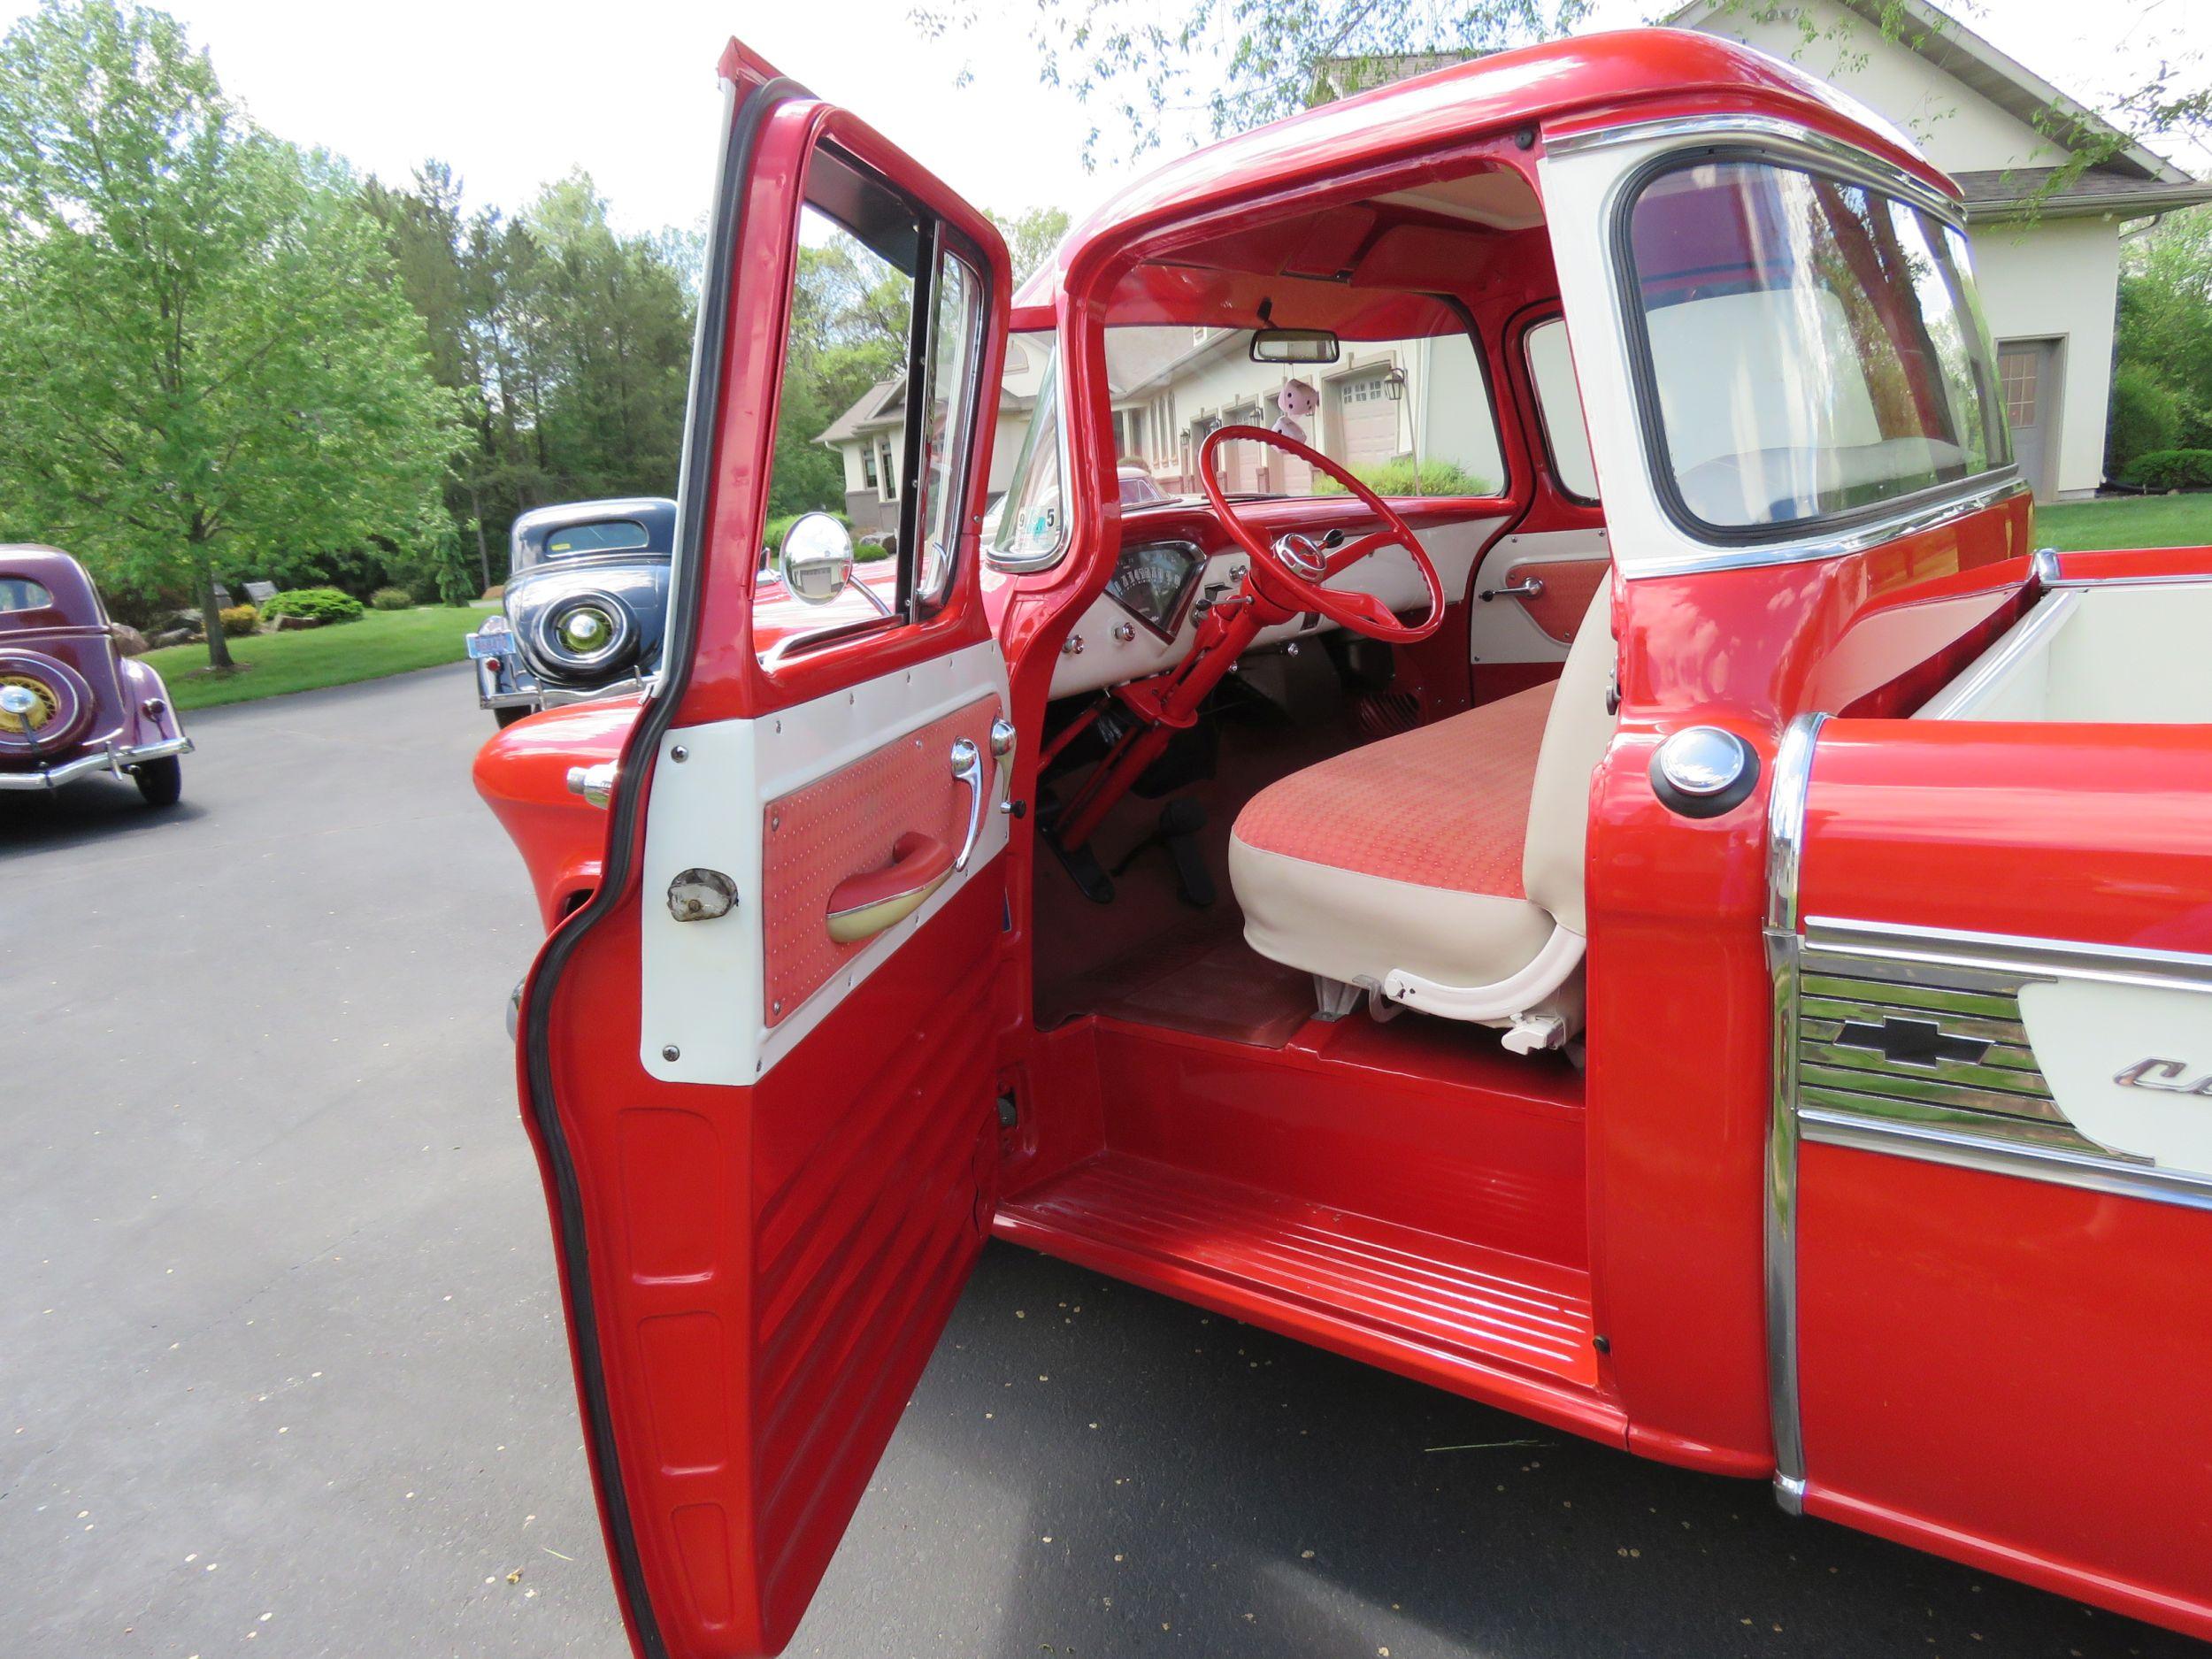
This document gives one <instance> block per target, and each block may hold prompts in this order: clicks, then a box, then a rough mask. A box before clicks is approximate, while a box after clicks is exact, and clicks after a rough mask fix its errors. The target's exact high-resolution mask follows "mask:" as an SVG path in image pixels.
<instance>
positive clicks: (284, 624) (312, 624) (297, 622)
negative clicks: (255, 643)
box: [264, 617, 323, 634]
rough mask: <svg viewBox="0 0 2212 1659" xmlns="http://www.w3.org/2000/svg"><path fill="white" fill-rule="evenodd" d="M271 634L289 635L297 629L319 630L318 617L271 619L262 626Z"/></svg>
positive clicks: (319, 622) (320, 624) (320, 619)
mask: <svg viewBox="0 0 2212 1659" xmlns="http://www.w3.org/2000/svg"><path fill="white" fill-rule="evenodd" d="M264 626H266V627H267V628H268V630H269V632H270V633H272V634H290V633H292V632H294V631H295V630H296V629H299V628H319V627H320V626H323V624H322V618H319V617H271V618H269V619H268V621H267V622H266V623H265V625H264Z"/></svg>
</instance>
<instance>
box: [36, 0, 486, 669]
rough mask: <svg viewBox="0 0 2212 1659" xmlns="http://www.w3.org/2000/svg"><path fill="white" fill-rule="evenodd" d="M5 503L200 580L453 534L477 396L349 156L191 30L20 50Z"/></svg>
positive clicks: (141, 572) (65, 0)
mask: <svg viewBox="0 0 2212 1659" xmlns="http://www.w3.org/2000/svg"><path fill="white" fill-rule="evenodd" d="M0 430H4V431H5V432H6V434H7V440H6V442H5V443H4V444H0V517H4V518H6V519H7V520H9V521H10V525H11V527H12V528H19V529H23V530H27V531H31V532H35V533H36V534H40V535H41V536H42V539H50V540H55V541H61V542H63V543H65V545H67V546H69V547H70V548H71V549H73V550H74V551H76V552H78V553H79V554H81V556H82V557H84V558H85V559H86V562H87V563H88V565H90V566H91V567H92V568H93V570H94V571H95V572H96V573H97V574H99V575H100V576H102V577H103V578H104V579H107V580H114V581H116V582H119V584H121V585H123V586H126V587H130V588H138V589H140V590H142V591H146V592H153V593H158V592H171V593H187V594H189V595H191V597H192V598H193V599H194V600H195V601H196V603H197V604H198V606H199V609H200V611H201V614H202V617H203V619H204V626H205V629H206V634H207V643H208V656H209V660H210V661H211V664H214V665H215V666H217V667H228V666H229V665H230V657H229V652H228V649H227V647H226V645H225V643H224V641H223V632H222V628H221V626H220V623H219V619H218V618H217V616H216V614H215V613H216V599H215V594H214V586H215V581H216V578H217V576H218V575H219V573H220V572H222V571H223V570H224V569H225V568H227V563H226V562H227V561H229V562H234V563H235V564H248V563H250V565H253V566H257V567H259V568H261V569H263V570H264V571H266V572H271V573H287V572H289V571H291V570H294V569H296V568H299V567H301V566H302V565H307V564H310V563H311V561H312V559H313V557H315V556H316V555H317V554H318V553H319V552H321V551H323V550H326V549H346V548H354V547H359V546H362V545H363V544H370V543H373V544H377V545H380V546H381V547H383V548H385V549H392V550H396V551H397V550H403V549H409V548H411V547H419V546H421V545H424V544H425V543H426V542H427V541H430V540H431V539H432V538H434V536H435V535H436V534H437V532H438V527H439V526H438V522H437V521H438V518H439V516H440V514H439V509H440V505H441V503H440V488H441V480H442V470H443V465H444V461H445V457H446V456H447V454H448V453H449V451H450V450H451V449H452V448H453V441H454V435H455V434H454V410H453V406H452V400H451V398H450V397H449V396H447V395H445V394H444V393H442V391H440V389H439V388H437V387H436V385H434V382H433V380H432V379H431V374H430V369H429V363H428V349H427V342H426V335H425V331H424V326H423V323H422V320H421V319H420V318H419V316H418V315H417V314H416V312H415V311H413V310H412V309H411V307H410V306H409V304H408V303H407V301H406V299H405V298H404V297H403V295H402V294H401V292H400V290H399V288H398V287H397V285H396V281H395V280H394V273H393V269H392V264H391V260H390V258H389V257H388V254H387V253H386V251H385V250H384V247H383V245H382V241H381V238H380V234H379V229H378V226H377V223H376V221H375V219H373V218H372V217H371V215H370V214H369V213H368V212H367V211H365V208H364V206H363V203H362V198H361V192H360V189H359V188H358V186H357V183H356V181H355V180H353V179H352V178H351V177H350V176H349V174H348V173H346V171H345V169H344V168H343V167H342V165H341V164H339V163H337V162H336V161H334V160H333V159H332V158H330V157H326V156H323V155H320V154H304V153H303V152H301V151H300V150H296V149H295V148H293V147H292V146H291V145H288V144H285V143H281V142H278V141H276V140H274V139H273V138H271V137H269V136H267V135H266V134H262V133H260V132H258V131H257V130H256V129H254V128H253V127H251V126H250V124H249V123H248V122H246V121H245V120H244V119H243V118H242V117H241V116H240V115H239V114H238V113H237V112H236V111H234V109H233V108H232V107H231V105H230V104H228V103H227V100H226V99H225V98H224V96H223V94H222V90H221V88H220V86H219V84H218V82H217V81H216V77H215V73H214V70H213V69H212V67H211V65H210V64H209V63H208V60H207V58H205V57H204V55H202V54H199V53H196V52H194V51H193V50H191V48H190V46H189V44H188V42H187V41H186V38H185V35H184V32H183V30H182V29H181V28H180V27H178V25H177V24H176V23H175V21H174V20H173V19H170V18H169V17H167V16H165V15H164V14H163V13H161V12H152V11H148V10H144V9H142V8H139V7H135V6H119V5H117V4H113V3H112V0H81V3H80V4H71V3H69V0H46V3H45V4H43V5H42V7H41V9H40V10H39V11H38V12H35V13H34V14H32V15H31V16H29V17H27V18H26V19H22V20H21V21H19V23H17V24H16V25H15V26H14V27H12V29H10V30H9V32H8V34H7V35H6V37H5V39H4V41H0Z"/></svg>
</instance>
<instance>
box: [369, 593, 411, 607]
mask: <svg viewBox="0 0 2212 1659" xmlns="http://www.w3.org/2000/svg"><path fill="white" fill-rule="evenodd" d="M369 608H370V609H371V610H373V611H412V610H413V609H414V608H415V595H412V594H411V593H409V592H408V591H407V590H406V589H405V588H378V589H377V590H376V591H375V592H374V593H373V594H371V595H369Z"/></svg>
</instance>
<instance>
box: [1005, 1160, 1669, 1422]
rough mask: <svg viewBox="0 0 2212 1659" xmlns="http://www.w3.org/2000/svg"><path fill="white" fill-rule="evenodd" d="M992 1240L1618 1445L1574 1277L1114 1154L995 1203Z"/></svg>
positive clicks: (1578, 1279) (1584, 1292)
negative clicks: (1017, 1245)
mask: <svg viewBox="0 0 2212 1659" xmlns="http://www.w3.org/2000/svg"><path fill="white" fill-rule="evenodd" d="M994 1226H995V1231H996V1233H997V1234H998V1236H999V1237H1001V1238H1002V1239H1006V1240H1010V1241H1011V1242H1013V1243H1017V1244H1024V1245H1027V1246H1029V1247H1030V1248H1032V1249H1035V1250H1040V1251H1042V1252H1043V1253H1044V1254H1046V1255H1048V1256H1058V1257H1060V1258H1062V1259H1063V1260H1065V1261H1070V1262H1074V1263H1078V1264H1079V1265H1081V1266H1084V1267H1088V1268H1092V1269H1094V1270H1096V1271H1100V1272H1102V1273H1107V1274H1110V1275H1111V1276H1112V1277H1114V1278H1116V1279H1126V1280H1128V1281H1129V1282H1131V1283H1133V1284H1137V1285H1141V1286H1145V1287H1146V1288H1148V1289H1151V1290H1156V1291H1160V1292H1163V1293H1164V1294H1167V1295H1171V1296H1175V1297H1179V1298H1180V1299H1181V1300H1183V1301H1186V1302H1196V1303H1198V1304H1199V1305H1200V1306H1202V1307H1207V1308H1211V1309H1213V1310H1216V1311H1217V1312H1220V1313H1224V1314H1227V1315H1228V1316H1230V1317H1233V1318H1237V1319H1242V1320H1245V1321H1247V1322H1248V1323H1249V1324H1252V1325H1262V1326H1264V1327H1265V1328H1267V1329H1269V1330H1272V1331H1277V1332H1279V1333H1282V1334H1283V1335H1286V1336H1290V1337H1294V1338H1297V1339H1298V1340H1302V1341H1307V1342H1311V1343H1313V1344H1315V1345H1316V1346H1317V1347H1320V1348H1329V1349H1331V1350H1333V1351H1334V1352H1336V1353H1340V1354H1344V1355H1348V1356H1351V1357H1352V1358H1355V1359H1360V1360H1364V1361H1366V1362H1368V1363H1371V1364H1375V1365H1379V1366H1382V1367H1384V1368H1385V1369H1386V1370H1389V1371H1395V1372H1397V1373H1399V1374H1400V1375H1402V1376H1406V1377H1411V1378H1414V1379H1417V1380H1419V1381H1422V1382H1426V1383H1432V1384H1434V1385H1435V1386H1438V1387H1441V1388H1448V1389H1450V1390H1451V1391H1453V1392H1454V1393H1455V1394H1466V1395H1469V1396H1471V1397H1472V1398H1474V1399H1478V1400H1481V1401H1484V1402H1487V1403H1490V1404H1493V1405H1497V1406H1501V1407H1503V1408H1504V1409H1507V1410H1509V1411H1516V1412H1519V1413H1521V1414H1523V1415H1525V1416H1528V1417H1537V1418H1540V1419H1541V1420H1543V1421H1545V1422H1548V1423H1551V1424H1554V1425H1556V1426H1558V1427H1561V1428H1564V1429H1569V1430H1571V1431H1572V1432H1576V1433H1579V1434H1587V1435H1590V1436H1592V1437H1594V1438H1595V1439H1599V1440H1607V1441H1609V1442H1611V1443H1613V1444H1615V1445H1619V1444H1621V1443H1623V1441H1624V1438H1625V1432H1626V1425H1625V1421H1624V1418H1623V1417H1622V1415H1621V1413H1620V1411H1619V1410H1618V1409H1617V1407H1616V1406H1614V1404H1613V1403H1612V1402H1610V1401H1609V1399H1607V1398H1605V1397H1604V1396H1603V1395H1602V1394H1601V1393H1600V1392H1599V1386H1600V1377H1599V1369H1598V1349H1597V1346H1596V1342H1595V1332H1594V1328H1593V1325H1592V1322H1591V1310H1590V1294H1589V1276H1588V1275H1587V1274H1586V1273H1585V1272H1583V1271H1580V1270H1579V1269H1576V1268H1571V1267H1564V1266H1560V1265H1558V1264H1555V1263H1546V1262H1537V1261H1532V1260H1531V1259H1530V1258H1528V1257H1526V1256H1511V1255H1508V1254H1507V1253H1505V1252H1503V1251H1502V1250H1492V1249H1486V1248H1483V1247H1481V1246H1479V1245H1474V1244H1469V1243H1467V1242H1465V1241H1463V1240H1457V1239H1447V1238H1444V1237H1441V1236H1440V1235H1438V1234H1436V1233H1423V1232H1420V1231H1417V1229H1414V1228H1411V1227H1402V1226H1397V1225H1393V1224H1392V1223H1389V1222H1386V1221H1379V1220H1376V1219H1375V1218H1373V1217H1367V1216H1357V1215H1353V1214H1350V1213H1348V1212H1347V1211H1344V1210H1333V1209H1331V1208H1329V1207H1328V1206H1326V1205H1322V1204H1315V1203H1310V1202H1305V1201H1303V1200H1301V1199H1295V1198H1290V1197H1286V1196H1284V1195H1282V1194H1277V1193H1271V1192H1265V1191H1263V1190H1261V1189H1259V1188H1257V1187H1245V1186H1242V1185H1240V1184H1238V1183H1236V1182H1233V1181H1225V1180H1222V1179H1218V1178H1216V1177H1213V1176H1207V1175H1198V1174H1194V1173H1192V1172H1191V1171H1187V1170H1181V1169H1177V1168H1175V1167H1173V1166H1171V1165H1169V1164H1157V1163H1154V1162H1152V1161H1150V1160H1148V1159H1144V1158H1137V1157H1131V1156H1126V1155H1124V1154H1117V1153H1113V1152H1106V1153H1102V1154H1100V1155H1099V1156H1096V1157H1094V1158H1091V1159H1089V1160H1088V1161H1087V1162H1086V1163H1083V1164H1079V1165H1077V1166H1076V1167H1075V1168H1074V1169H1071V1170H1070V1171H1067V1172H1066V1173H1064V1174H1062V1175H1058V1176H1055V1177H1053V1178H1051V1179H1048V1180H1045V1181H1041V1182H1040V1183H1038V1184H1037V1185H1036V1186H1034V1187H1028V1188H1026V1189H1025V1190H1024V1191H1022V1192H1020V1193H1018V1194H1016V1195H1015V1196H1013V1197H1011V1198H1009V1199H1006V1200H1003V1201H1002V1202H1001V1203H1000V1205H999V1210H998V1216H997V1218H996V1221H995V1224H994Z"/></svg>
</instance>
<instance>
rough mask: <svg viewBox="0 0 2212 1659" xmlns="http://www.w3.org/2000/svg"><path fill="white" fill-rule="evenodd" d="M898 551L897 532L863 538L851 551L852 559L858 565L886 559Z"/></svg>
mask: <svg viewBox="0 0 2212 1659" xmlns="http://www.w3.org/2000/svg"><path fill="white" fill-rule="evenodd" d="M898 550H899V535H898V532H897V531H895V530H887V531H886V532H884V534H881V535H878V536H866V537H864V538H863V539H862V541H861V543H860V545H859V546H858V547H856V548H855V549H853V557H854V559H855V560H856V561H857V562H858V563H860V564H863V565H866V564H869V563H871V562H872V561H873V560H876V559H887V558H889V557H891V556H892V555H893V554H895V553H896V552H897V551H898Z"/></svg>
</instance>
